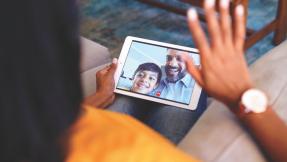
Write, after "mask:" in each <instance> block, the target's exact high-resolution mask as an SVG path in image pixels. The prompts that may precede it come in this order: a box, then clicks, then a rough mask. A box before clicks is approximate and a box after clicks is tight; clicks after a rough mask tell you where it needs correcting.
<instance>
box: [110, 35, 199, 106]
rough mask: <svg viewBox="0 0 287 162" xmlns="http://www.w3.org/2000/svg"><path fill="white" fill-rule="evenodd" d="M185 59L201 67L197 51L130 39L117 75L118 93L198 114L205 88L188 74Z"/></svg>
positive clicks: (126, 44)
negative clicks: (195, 111) (201, 94)
mask: <svg viewBox="0 0 287 162" xmlns="http://www.w3.org/2000/svg"><path fill="white" fill-rule="evenodd" d="M182 55H189V56H190V57H192V58H193V60H194V63H195V65H198V66H199V65H200V64H199V63H200V60H199V54H198V51H197V50H196V49H193V48H188V47H183V46H178V45H173V44H168V43H163V42H157V41H152V40H147V39H142V38H135V37H127V38H126V40H125V43H124V45H123V48H122V51H121V54H120V57H119V61H118V69H117V71H116V74H115V82H116V87H115V92H116V93H120V94H124V95H128V96H132V97H137V98H141V99H145V100H150V101H154V102H159V103H163V104H167V105H172V106H177V107H181V108H186V109H190V110H195V109H196V107H197V103H198V100H199V96H200V93H201V88H200V87H199V86H198V85H197V84H196V82H195V80H194V79H193V78H192V76H191V75H190V74H189V73H188V72H187V69H186V64H185V61H184V60H183V58H182Z"/></svg>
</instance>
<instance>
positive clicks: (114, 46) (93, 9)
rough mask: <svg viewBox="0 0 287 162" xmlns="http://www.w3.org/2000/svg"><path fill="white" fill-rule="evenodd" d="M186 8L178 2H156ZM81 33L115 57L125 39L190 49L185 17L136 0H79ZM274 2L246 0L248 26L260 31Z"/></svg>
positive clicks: (267, 43) (267, 45) (264, 47)
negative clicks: (127, 37)
mask: <svg viewBox="0 0 287 162" xmlns="http://www.w3.org/2000/svg"><path fill="white" fill-rule="evenodd" d="M159 1H162V2H166V3H170V4H172V5H174V6H180V7H182V8H189V7H190V6H188V5H186V4H183V3H180V2H179V1H178V0H159ZM79 2H80V3H79V4H80V16H81V34H82V35H83V36H85V37H87V38H89V39H92V40H94V41H96V42H98V43H100V44H102V45H104V46H106V47H108V48H109V50H110V52H111V53H112V56H113V57H117V56H118V55H119V53H120V50H121V48H122V44H123V42H124V39H125V37H126V36H128V35H130V36H137V37H142V38H147V39H152V40H156V41H162V42H167V43H174V44H179V45H184V46H189V47H194V44H193V41H192V38H191V36H190V33H189V30H188V28H187V25H186V18H185V17H184V16H180V15H177V14H174V13H169V12H167V11H165V10H162V9H159V8H155V7H152V6H149V5H146V4H143V3H140V2H138V1H136V0H80V1H79ZM276 7H277V0H252V1H249V16H248V22H247V25H248V27H251V28H253V29H260V28H261V27H262V26H264V25H265V24H267V23H268V22H270V21H271V20H272V19H273V18H274V17H275V14H276ZM273 47H274V46H273V45H272V34H269V35H268V36H266V37H265V38H264V39H263V40H261V41H259V42H258V43H257V44H255V45H254V46H253V47H252V48H250V49H248V51H247V55H246V58H247V61H248V63H249V64H252V63H253V62H254V61H255V60H256V59H258V58H259V57H261V56H262V55H263V54H265V53H266V52H267V51H268V50H270V49H271V48H273Z"/></svg>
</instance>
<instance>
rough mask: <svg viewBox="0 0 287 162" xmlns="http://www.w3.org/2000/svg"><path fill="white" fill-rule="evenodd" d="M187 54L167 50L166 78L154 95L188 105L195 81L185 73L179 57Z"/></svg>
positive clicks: (182, 62) (184, 67) (183, 63)
mask: <svg viewBox="0 0 287 162" xmlns="http://www.w3.org/2000/svg"><path fill="white" fill-rule="evenodd" d="M184 53H187V52H183V51H179V50H174V49H168V50H167V57H166V64H165V67H164V68H165V73H166V77H165V78H163V79H162V80H161V82H160V85H159V86H158V88H157V89H156V90H155V91H154V93H155V94H154V95H155V96H158V97H161V98H164V99H168V100H173V101H177V102H182V103H186V104H188V103H189V100H190V97H191V93H192V90H193V86H194V84H195V81H194V80H193V79H192V78H191V76H190V75H189V74H188V73H187V71H186V66H185V62H184V61H183V60H182V58H181V55H182V54H184Z"/></svg>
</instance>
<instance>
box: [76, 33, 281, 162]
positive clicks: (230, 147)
mask: <svg viewBox="0 0 287 162" xmlns="http://www.w3.org/2000/svg"><path fill="white" fill-rule="evenodd" d="M81 42H82V62H81V72H82V84H83V90H84V95H85V96H88V95H90V94H92V93H93V92H95V90H96V78H95V73H96V71H98V70H99V69H101V68H103V67H105V66H106V65H107V64H108V63H110V61H111V58H110V57H111V55H110V54H109V52H108V49H107V48H105V47H103V46H101V45H99V44H97V43H95V42H92V41H90V40H88V39H85V38H81ZM286 51H287V41H285V42H283V43H281V44H280V45H279V46H277V47H276V48H274V49H272V50H271V51H269V52H268V53H267V54H265V55H264V56H262V58H260V59H259V60H257V61H256V62H255V63H254V64H252V65H251V66H250V73H251V75H252V77H253V79H254V81H255V83H256V85H257V86H258V87H259V88H261V89H262V90H264V91H265V92H267V94H268V95H269V98H270V102H271V104H272V105H273V107H274V109H275V111H276V112H277V113H278V114H279V115H280V117H281V118H282V119H283V120H284V121H285V122H286V123H287V108H286V106H287V100H286V96H287V75H286V72H284V71H285V70H286V67H287V52H286ZM178 148H179V149H182V150H183V151H185V152H186V153H188V154H190V155H192V156H194V157H196V158H198V159H200V160H202V161H212V162H217V161H218V162H231V161H232V162H237V161H238V162H242V161H244V162H264V161H267V160H266V159H265V157H264V155H263V153H262V152H261V151H260V149H259V148H258V147H257V145H256V144H255V143H254V141H253V140H252V139H251V137H250V136H249V135H248V133H247V132H246V131H245V130H244V128H242V127H241V125H240V123H239V122H238V120H237V119H236V117H235V116H234V115H233V114H232V113H231V112H230V111H229V110H228V109H227V108H226V107H225V106H224V105H223V104H221V103H220V102H218V101H216V100H213V101H212V102H211V103H210V104H209V106H208V108H207V110H206V111H205V112H204V114H203V115H202V116H201V117H200V119H199V120H198V121H197V123H196V124H195V125H194V127H193V128H192V129H191V130H190V131H189V132H188V133H187V135H186V137H185V138H184V139H183V140H182V141H181V142H180V143H179V145H178Z"/></svg>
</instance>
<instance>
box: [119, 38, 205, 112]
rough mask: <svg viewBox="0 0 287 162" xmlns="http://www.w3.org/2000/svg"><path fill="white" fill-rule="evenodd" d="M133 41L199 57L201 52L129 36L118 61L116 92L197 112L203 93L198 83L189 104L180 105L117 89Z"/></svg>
mask: <svg viewBox="0 0 287 162" xmlns="http://www.w3.org/2000/svg"><path fill="white" fill-rule="evenodd" d="M133 41H137V42H141V43H145V44H151V45H155V46H163V47H166V48H172V49H177V50H183V51H188V52H192V53H197V54H198V55H199V51H198V50H197V49H195V48H190V47H184V46H180V45H174V44H170V43H164V42H158V41H153V40H148V39H143V38H137V37H132V36H128V37H126V39H125V42H124V45H123V48H122V50H121V53H120V56H119V59H118V67H117V70H116V72H115V76H114V77H115V88H114V92H115V93H118V94H123V95H127V96H131V97H136V98H140V99H144V100H149V101H153V102H158V103H162V104H166V105H171V106H176V107H180V108H184V109H189V110H195V109H196V107H197V105H198V101H199V98H200V94H201V91H202V88H201V87H200V86H199V85H198V84H197V83H196V82H195V85H194V88H193V91H192V96H191V99H190V102H189V104H184V103H179V102H176V101H170V100H166V99H162V98H156V97H153V96H147V95H144V94H139V93H134V92H130V91H125V90H121V89H117V85H118V81H119V80H120V75H121V72H122V70H123V67H124V63H125V61H126V59H127V56H128V53H129V50H130V47H131V44H132V42H133Z"/></svg>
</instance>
